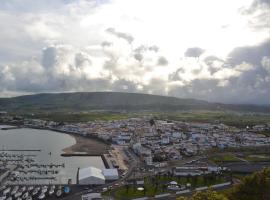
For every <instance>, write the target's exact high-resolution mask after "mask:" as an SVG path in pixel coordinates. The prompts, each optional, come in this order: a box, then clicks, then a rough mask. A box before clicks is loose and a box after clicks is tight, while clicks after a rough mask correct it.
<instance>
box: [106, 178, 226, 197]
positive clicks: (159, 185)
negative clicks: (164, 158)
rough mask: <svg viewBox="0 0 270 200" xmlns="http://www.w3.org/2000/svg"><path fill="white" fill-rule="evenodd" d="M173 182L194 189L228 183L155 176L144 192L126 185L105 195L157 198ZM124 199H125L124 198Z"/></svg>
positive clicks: (216, 179) (149, 181)
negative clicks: (188, 184) (187, 185)
mask: <svg viewBox="0 0 270 200" xmlns="http://www.w3.org/2000/svg"><path fill="white" fill-rule="evenodd" d="M171 181H176V182H177V183H178V184H180V185H186V184H187V183H190V184H191V187H192V188H196V187H202V186H206V185H207V186H210V185H214V184H218V183H223V182H226V179H225V178H224V177H223V176H216V175H212V174H210V175H205V176H196V177H173V176H170V175H163V176H155V177H150V178H145V180H144V185H143V186H142V187H143V188H144V191H138V190H137V188H138V186H136V185H133V184H131V185H126V186H122V187H119V188H117V189H116V190H114V191H107V192H106V193H104V195H110V194H112V193H113V194H114V196H115V197H116V199H134V198H139V197H143V196H149V197H152V196H155V195H157V194H161V193H167V192H169V190H167V186H166V184H168V183H169V182H171ZM123 197H124V198H123Z"/></svg>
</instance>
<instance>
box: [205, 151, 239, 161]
mask: <svg viewBox="0 0 270 200" xmlns="http://www.w3.org/2000/svg"><path fill="white" fill-rule="evenodd" d="M209 160H211V161H212V162H214V163H221V162H235V161H239V159H238V158H237V157H236V156H235V155H233V154H231V153H226V154H222V155H215V156H212V157H210V158H209Z"/></svg>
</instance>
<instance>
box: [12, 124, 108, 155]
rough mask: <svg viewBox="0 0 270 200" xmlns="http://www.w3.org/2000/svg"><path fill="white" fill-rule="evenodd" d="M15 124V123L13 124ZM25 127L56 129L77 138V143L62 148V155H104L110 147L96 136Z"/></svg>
mask: <svg viewBox="0 0 270 200" xmlns="http://www.w3.org/2000/svg"><path fill="white" fill-rule="evenodd" d="M12 125H13V124H12ZM17 128H23V127H22V126H18V127H17ZM24 128H31V129H40V130H49V131H55V132H58V133H64V134H68V135H70V136H71V137H73V138H74V139H75V144H73V145H71V146H69V147H66V148H64V149H62V151H63V154H62V156H67V155H71V156H72V154H74V156H76V155H77V156H79V155H82V156H83V155H87V156H102V155H103V154H104V153H106V152H107V151H108V149H109V148H110V147H109V145H108V144H106V143H105V142H103V141H101V140H99V139H98V138H94V137H85V136H82V135H78V134H75V133H70V132H66V131H61V130H57V129H49V128H41V127H31V126H30V127H29V126H24Z"/></svg>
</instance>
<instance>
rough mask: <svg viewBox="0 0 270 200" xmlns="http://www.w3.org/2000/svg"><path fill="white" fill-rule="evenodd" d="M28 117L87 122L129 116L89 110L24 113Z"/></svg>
mask: <svg viewBox="0 0 270 200" xmlns="http://www.w3.org/2000/svg"><path fill="white" fill-rule="evenodd" d="M25 116H26V117H28V118H38V119H43V120H49V121H55V122H74V123H75V122H88V121H94V120H104V121H111V120H120V119H126V118H128V117H129V116H128V115H127V114H121V113H107V112H106V113H103V112H89V113H37V114H35V115H25Z"/></svg>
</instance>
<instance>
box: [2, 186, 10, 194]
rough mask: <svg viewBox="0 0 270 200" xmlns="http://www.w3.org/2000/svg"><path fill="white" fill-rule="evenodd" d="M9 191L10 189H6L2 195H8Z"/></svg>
mask: <svg viewBox="0 0 270 200" xmlns="http://www.w3.org/2000/svg"><path fill="white" fill-rule="evenodd" d="M10 190H11V188H10V187H8V188H6V189H5V190H4V191H3V195H6V194H8V193H9V192H10Z"/></svg>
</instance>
